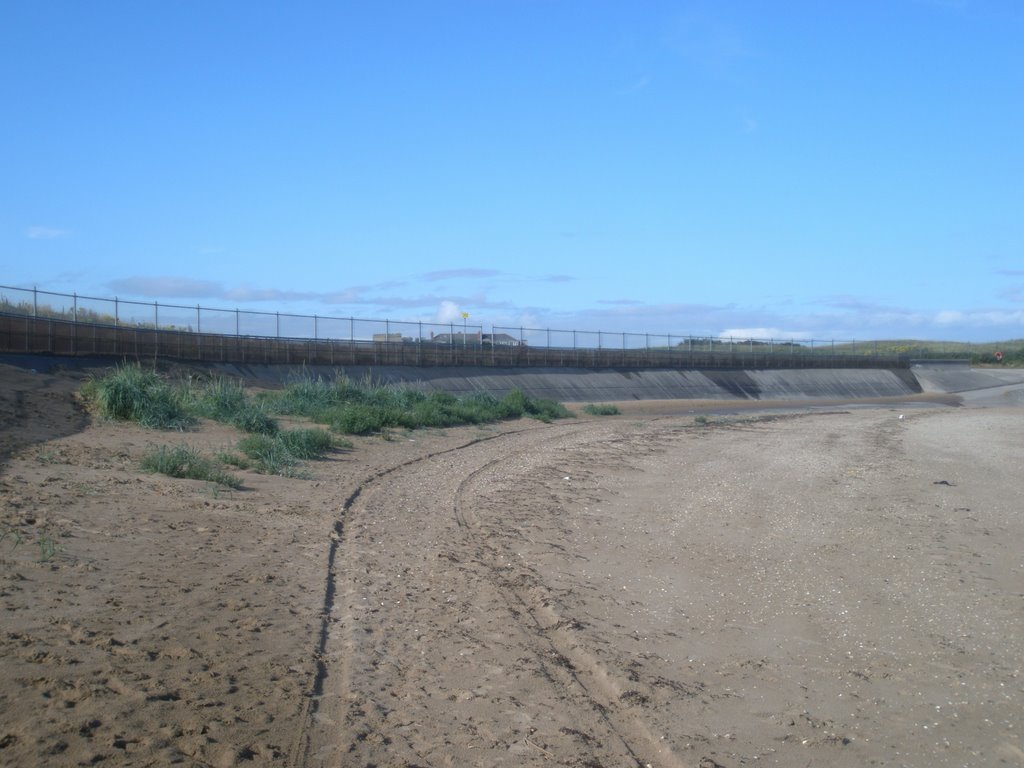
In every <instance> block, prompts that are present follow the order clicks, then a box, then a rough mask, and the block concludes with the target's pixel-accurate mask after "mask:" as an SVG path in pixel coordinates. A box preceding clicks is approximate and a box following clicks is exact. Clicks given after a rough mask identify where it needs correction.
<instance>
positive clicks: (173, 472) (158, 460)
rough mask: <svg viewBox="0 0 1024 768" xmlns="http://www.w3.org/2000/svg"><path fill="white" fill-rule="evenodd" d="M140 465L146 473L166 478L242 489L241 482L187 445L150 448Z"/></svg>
mask: <svg viewBox="0 0 1024 768" xmlns="http://www.w3.org/2000/svg"><path fill="white" fill-rule="evenodd" d="M141 465H142V468H143V469H144V470H146V471H147V472H159V473H160V474H162V475H167V476H168V477H184V478H189V479H191V480H207V481H209V482H213V483H217V484H218V485H225V486H227V487H228V488H241V487H242V481H241V480H239V479H238V478H237V477H235V476H234V475H232V474H231V473H230V472H228V471H227V470H225V469H223V468H222V467H220V466H219V465H218V464H217V463H216V462H214V461H211V460H210V459H208V458H206V457H205V456H203V455H202V454H201V453H199V451H197V450H196V449H195V448H192V447H190V446H188V445H177V446H174V447H171V446H166V445H161V446H158V447H156V448H152V449H150V450H148V451H147V452H146V453H145V454H143V456H142V461H141Z"/></svg>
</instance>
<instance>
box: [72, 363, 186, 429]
mask: <svg viewBox="0 0 1024 768" xmlns="http://www.w3.org/2000/svg"><path fill="white" fill-rule="evenodd" d="M82 394H83V396H84V397H85V398H86V400H88V401H90V402H92V403H93V404H94V405H95V407H96V410H97V411H98V412H99V414H100V416H102V417H104V418H108V419H115V420H117V421H133V422H136V423H138V424H141V425H142V426H144V427H151V428H153V429H178V430H182V429H185V428H187V427H189V426H191V425H193V424H195V421H196V419H195V416H193V415H192V414H190V413H189V412H188V411H187V409H186V407H185V404H184V402H183V400H182V397H181V394H180V392H179V391H178V390H176V389H175V388H174V387H172V386H171V385H170V384H168V383H167V382H166V381H165V380H164V379H162V378H161V377H160V375H159V374H157V372H156V371H153V370H147V369H143V368H142V367H141V366H140V365H137V364H133V365H122V366H118V367H117V368H116V369H115V370H114V372H113V373H111V374H110V375H108V376H105V377H103V378H102V379H90V380H89V381H87V382H86V383H85V385H84V386H83V387H82Z"/></svg>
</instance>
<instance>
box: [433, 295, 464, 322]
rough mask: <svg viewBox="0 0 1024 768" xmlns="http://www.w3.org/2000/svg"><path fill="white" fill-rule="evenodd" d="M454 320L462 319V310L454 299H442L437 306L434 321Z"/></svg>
mask: <svg viewBox="0 0 1024 768" xmlns="http://www.w3.org/2000/svg"><path fill="white" fill-rule="evenodd" d="M456 320H462V310H460V309H459V305H458V304H456V303H455V302H454V301H447V300H446V301H442V302H441V306H439V307H438V308H437V314H436V315H435V316H434V322H437V323H454V322H455V321H456Z"/></svg>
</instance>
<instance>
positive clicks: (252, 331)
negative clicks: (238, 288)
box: [0, 286, 949, 368]
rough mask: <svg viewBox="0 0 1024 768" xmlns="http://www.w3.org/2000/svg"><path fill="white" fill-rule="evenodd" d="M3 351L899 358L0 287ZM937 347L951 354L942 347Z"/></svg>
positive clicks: (573, 361) (259, 359) (307, 356)
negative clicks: (407, 320) (188, 303)
mask: <svg viewBox="0 0 1024 768" xmlns="http://www.w3.org/2000/svg"><path fill="white" fill-rule="evenodd" d="M0 351H3V352H8V353H29V354H54V355H93V356H113V357H126V358H135V359H141V358H147V357H153V358H156V357H160V358H170V359H178V360H194V361H206V362H230V363H242V364H293V365H299V364H302V365H412V366H490V367H519V366H529V367H579V368H810V367H814V368H901V367H907V366H908V365H909V361H910V358H911V357H912V356H913V357H921V356H922V355H921V353H920V350H907V351H892V350H891V349H890V348H880V347H879V344H878V342H856V341H835V340H829V341H812V340H800V341H796V340H778V339H723V338H716V337H697V336H684V335H677V334H668V333H622V332H616V333H611V332H606V331H565V330H553V329H537V328H523V327H519V328H513V327H501V326H494V327H492V328H491V330H490V331H489V332H486V331H485V329H484V327H483V326H480V325H470V324H468V323H447V324H441V323H424V322H405V321H395V320H368V319H361V318H354V317H348V318H343V317H324V316H319V315H295V314H287V313H280V312H253V311H249V310H239V309H214V308H209V307H202V306H198V305H197V306H191V307H190V306H181V305H175V304H162V303H159V302H155V301H154V302H152V303H148V302H138V301H125V300H122V299H117V298H114V299H107V298H96V297H91V296H79V295H77V294H63V293H53V292H50V291H40V290H37V289H31V290H29V289H23V288H12V287H9V286H0ZM945 356H949V355H948V354H947V355H945Z"/></svg>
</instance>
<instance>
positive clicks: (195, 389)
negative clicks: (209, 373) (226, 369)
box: [183, 376, 280, 435]
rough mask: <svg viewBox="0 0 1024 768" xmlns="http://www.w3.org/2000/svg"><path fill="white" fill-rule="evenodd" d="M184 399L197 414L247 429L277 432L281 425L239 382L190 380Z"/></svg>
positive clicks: (246, 430) (191, 410)
mask: <svg viewBox="0 0 1024 768" xmlns="http://www.w3.org/2000/svg"><path fill="white" fill-rule="evenodd" d="M183 391H184V394H183V400H184V402H185V403H186V405H187V407H188V409H189V411H190V412H191V413H193V414H195V415H196V416H201V417H203V418H207V419H212V420H213V421H219V422H221V423H224V424H230V425H232V426H234V427H237V428H238V429H240V430H242V431H243V432H249V433H254V434H261V435H274V434H277V432H278V430H279V429H280V426H279V425H278V423H277V419H275V418H274V417H273V416H271V415H270V414H269V413H268V412H267V410H266V408H265V407H264V406H263V404H262V403H259V402H255V401H253V400H252V399H251V398H250V397H249V396H248V395H247V394H246V392H245V387H244V386H242V383H241V382H239V381H234V380H232V379H226V378H224V377H222V376H215V377H213V378H211V379H209V380H208V381H206V382H202V383H193V382H189V383H188V384H187V385H186V386H184V387H183Z"/></svg>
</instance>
